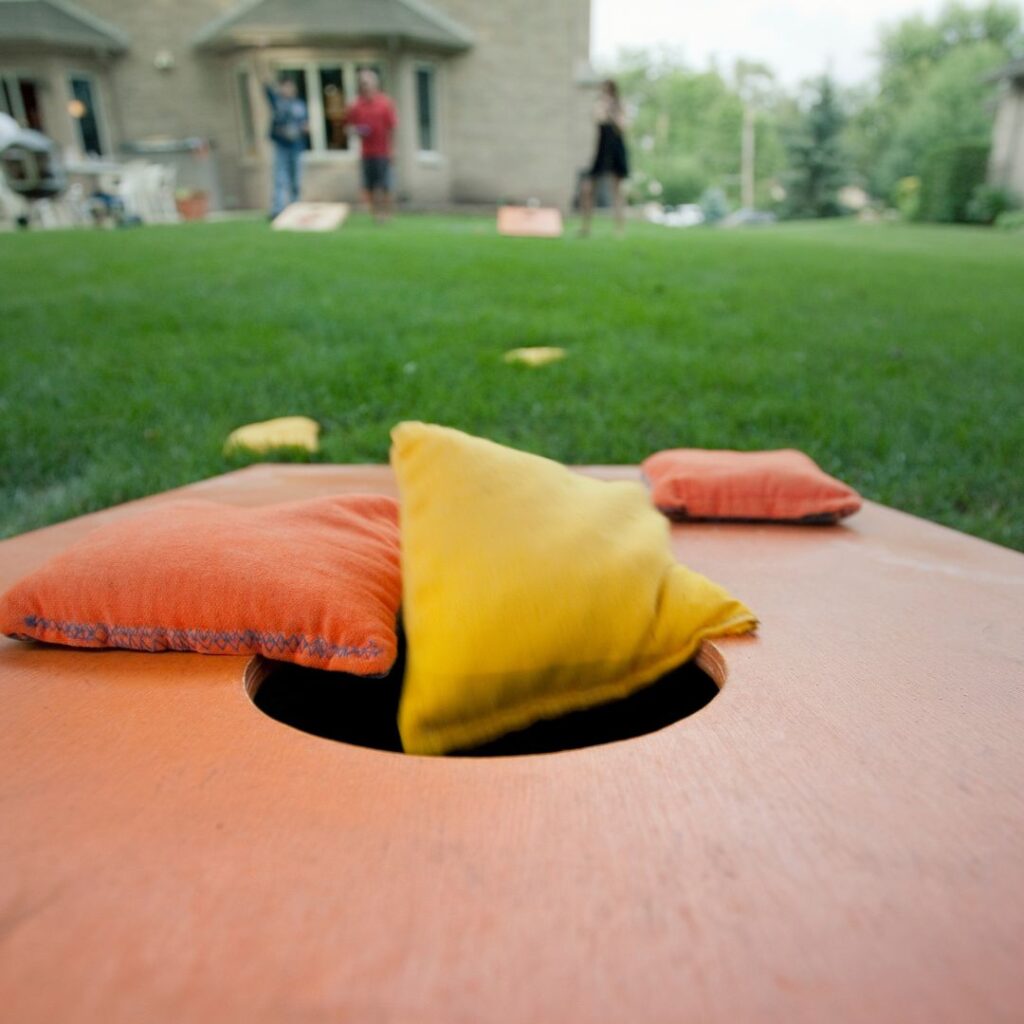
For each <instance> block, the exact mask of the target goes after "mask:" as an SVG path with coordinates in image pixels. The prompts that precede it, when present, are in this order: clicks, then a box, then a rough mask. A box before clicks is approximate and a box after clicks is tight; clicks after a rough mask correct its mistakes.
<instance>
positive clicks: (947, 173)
mask: <svg viewBox="0 0 1024 1024" xmlns="http://www.w3.org/2000/svg"><path fill="white" fill-rule="evenodd" d="M988 149H989V144H988V142H974V143H959V144H957V145H954V146H943V147H942V148H940V149H936V150H933V151H932V152H931V154H930V155H929V157H928V160H927V162H926V164H925V168H924V173H923V174H922V175H921V210H920V218H921V220H927V221H937V222H939V223H944V224H954V223H964V222H966V221H967V220H968V215H967V206H968V204H969V203H970V201H971V196H972V195H973V194H974V191H975V189H977V188H978V186H979V185H983V184H984V183H985V174H986V172H987V170H988Z"/></svg>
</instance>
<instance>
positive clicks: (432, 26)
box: [0, 0, 592, 208]
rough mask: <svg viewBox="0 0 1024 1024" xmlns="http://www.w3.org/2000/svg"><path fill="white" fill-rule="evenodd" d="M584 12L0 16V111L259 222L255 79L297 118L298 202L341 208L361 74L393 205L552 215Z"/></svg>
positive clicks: (438, 2)
mask: <svg viewBox="0 0 1024 1024" xmlns="http://www.w3.org/2000/svg"><path fill="white" fill-rule="evenodd" d="M589 46H590V0H430V2H429V3H427V2H425V0H241V2H239V0H139V2H129V0H76V2H75V3H74V4H71V3H68V2H64V0H0V110H2V111H5V112H7V113H10V114H11V115H12V116H14V117H15V118H16V119H17V120H19V121H20V122H21V123H22V124H23V125H25V126H28V127H33V128H36V129H37V130H40V131H43V132H45V133H46V134H48V135H50V136H51V137H52V138H53V139H54V140H56V141H57V143H58V144H59V145H60V146H62V147H63V148H64V149H65V151H66V152H68V153H69V154H70V155H71V156H72V157H74V156H78V157H83V156H86V155H89V154H96V155H100V156H109V157H117V158H122V157H124V156H126V155H132V154H135V155H140V156H143V157H145V158H147V159H152V160H158V161H161V162H164V163H171V164H173V165H174V166H175V167H176V169H177V172H178V183H179V184H180V185H182V186H185V187H200V188H203V189H205V190H206V191H208V192H210V193H211V197H212V200H213V203H214V205H215V206H222V207H225V208H253V207H265V206H266V204H267V200H268V191H269V179H270V162H271V153H270V150H269V143H268V141H267V139H266V129H267V122H268V112H267V106H266V101H265V98H264V95H263V91H262V88H261V86H260V76H261V75H272V74H275V73H280V72H284V73H287V74H288V75H290V76H291V77H293V78H294V79H295V80H296V82H297V84H298V86H299V90H300V93H301V94H302V95H303V96H304V97H305V99H306V101H307V103H308V106H309V113H310V143H309V150H308V152H307V153H306V154H304V157H303V160H304V167H305V180H304V188H303V194H304V197H305V198H309V199H346V200H352V199H355V198H356V197H357V196H358V189H359V175H358V155H359V153H358V141H357V140H355V139H353V138H351V137H350V136H349V135H348V134H347V133H346V132H345V130H344V125H343V123H342V121H341V120H340V118H339V117H338V114H339V111H340V110H341V109H343V107H344V104H345V103H347V102H350V101H351V99H352V98H353V97H354V90H355V78H356V74H357V72H358V70H359V69H360V68H361V67H373V68H375V69H376V70H377V71H378V72H379V73H380V76H381V79H382V81H383V84H384V87H385V89H386V90H387V91H388V92H389V93H390V94H391V95H392V96H393V97H394V99H395V102H396V105H397V108H398V114H399V128H398V132H397V137H396V154H395V177H396V184H397V190H398V193H399V197H400V198H401V199H403V200H405V201H407V202H409V203H411V204H414V205H417V206H424V207H428V206H431V205H443V204H448V203H458V202H466V203H494V202H497V201H503V200H526V199H529V198H533V197H535V198H537V199H539V200H541V201H542V202H544V203H550V204H553V205H558V206H562V207H566V206H568V205H569V203H570V202H571V199H572V196H573V194H574V190H575V184H576V178H577V174H578V172H579V170H580V169H581V168H582V167H584V166H585V165H586V163H587V161H588V158H589V156H590V153H589V149H590V146H591V144H592V139H591V133H592V126H591V124H590V104H591V101H592V91H591V89H590V78H591V76H590V74H589V71H588V68H589V63H588V57H589Z"/></svg>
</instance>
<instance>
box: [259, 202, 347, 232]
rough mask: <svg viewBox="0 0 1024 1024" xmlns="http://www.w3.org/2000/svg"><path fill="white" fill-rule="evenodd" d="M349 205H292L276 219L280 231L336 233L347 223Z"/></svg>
mask: <svg viewBox="0 0 1024 1024" xmlns="http://www.w3.org/2000/svg"><path fill="white" fill-rule="evenodd" d="M348 209H349V207H348V203H292V204H291V206H286V207H285V208H284V209H283V210H282V211H281V212H280V213H279V214H278V215H277V216H276V217H275V218H274V222H273V227H274V228H275V229H276V230H278V231H334V230H335V229H336V228H340V227H341V225H342V224H344V223H345V218H346V217H347V216H348Z"/></svg>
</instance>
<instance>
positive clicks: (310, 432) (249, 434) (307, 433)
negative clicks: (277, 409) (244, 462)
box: [224, 416, 320, 455]
mask: <svg viewBox="0 0 1024 1024" xmlns="http://www.w3.org/2000/svg"><path fill="white" fill-rule="evenodd" d="M319 435H320V424H319V423H317V421H316V420H311V419H310V418H309V417H308V416H281V417H279V418H278V419H276V420H264V421H263V422H262V423H248V424H246V425H245V426H244V427H239V428H238V429H237V430H232V431H231V433H230V434H228V439H227V441H225V442H224V454H225V455H229V454H230V453H231V452H233V451H237V450H238V449H240V448H241V449H244V450H245V451H250V452H257V453H258V454H262V453H263V452H269V451H272V450H273V449H275V448H305V449H306V451H308V452H312V453H316V451H317V450H318V449H319V447H320V444H319V440H318V438H319Z"/></svg>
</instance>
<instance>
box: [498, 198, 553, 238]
mask: <svg viewBox="0 0 1024 1024" xmlns="http://www.w3.org/2000/svg"><path fill="white" fill-rule="evenodd" d="M498 234H499V235H512V236H516V237H522V238H527V237H528V238H561V236H562V213H561V211H560V210H558V209H556V208H554V207H549V206H502V207H500V208H499V210H498Z"/></svg>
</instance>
